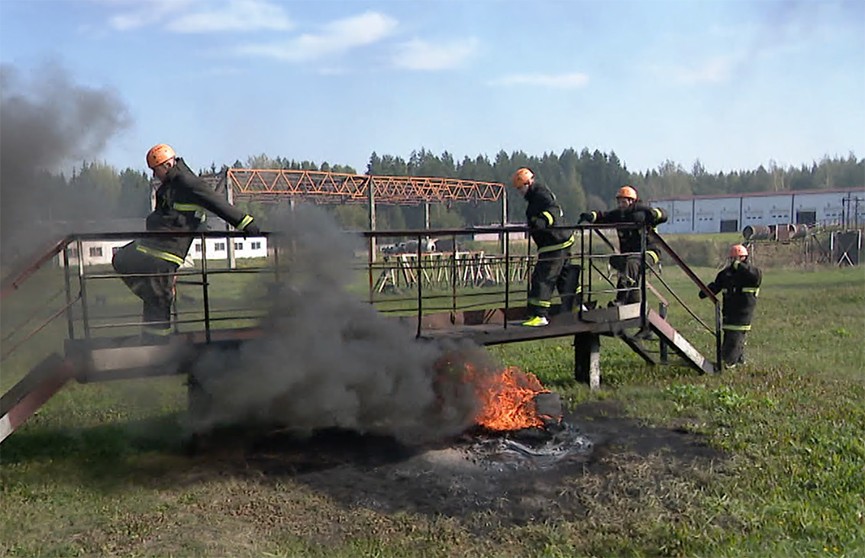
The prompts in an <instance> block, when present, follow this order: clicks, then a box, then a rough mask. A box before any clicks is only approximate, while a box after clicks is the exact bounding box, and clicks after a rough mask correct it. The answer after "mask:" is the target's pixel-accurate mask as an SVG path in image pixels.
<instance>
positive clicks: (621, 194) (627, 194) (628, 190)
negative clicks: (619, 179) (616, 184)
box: [616, 185, 637, 200]
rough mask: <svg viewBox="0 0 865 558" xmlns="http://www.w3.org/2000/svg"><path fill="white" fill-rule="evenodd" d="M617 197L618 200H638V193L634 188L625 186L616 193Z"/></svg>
mask: <svg viewBox="0 0 865 558" xmlns="http://www.w3.org/2000/svg"><path fill="white" fill-rule="evenodd" d="M616 197H617V198H627V199H629V200H636V199H637V191H636V190H634V189H633V188H632V187H630V186H627V185H625V186H622V187H621V188H619V191H618V192H616Z"/></svg>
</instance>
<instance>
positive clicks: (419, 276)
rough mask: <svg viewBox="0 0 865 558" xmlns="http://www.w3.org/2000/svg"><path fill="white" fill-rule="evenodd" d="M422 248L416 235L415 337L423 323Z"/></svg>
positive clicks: (419, 236) (418, 334) (419, 237)
mask: <svg viewBox="0 0 865 558" xmlns="http://www.w3.org/2000/svg"><path fill="white" fill-rule="evenodd" d="M422 258H423V246H421V235H420V233H418V235H417V277H416V280H417V336H418V337H420V334H421V323H422V322H423V269H422V267H423V259H422Z"/></svg>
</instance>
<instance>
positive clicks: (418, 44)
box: [393, 37, 478, 70]
mask: <svg viewBox="0 0 865 558" xmlns="http://www.w3.org/2000/svg"><path fill="white" fill-rule="evenodd" d="M477 47H478V40H477V39H476V38H474V37H472V38H469V39H463V40H460V41H452V42H450V43H443V44H438V43H437V44H431V43H428V42H426V41H422V40H420V39H414V40H412V41H408V42H406V43H403V44H401V45H399V47H398V51H397V53H396V55H395V56H394V58H393V63H394V65H396V66H397V67H398V68H406V69H409V70H445V69H448V68H453V67H456V66H459V65H460V64H462V63H463V62H464V61H466V60H467V59H468V58H469V57H471V56H472V55H473V54H474V53H475V52H476V51H477Z"/></svg>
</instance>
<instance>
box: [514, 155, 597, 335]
mask: <svg viewBox="0 0 865 558" xmlns="http://www.w3.org/2000/svg"><path fill="white" fill-rule="evenodd" d="M513 186H514V188H516V189H517V191H518V192H519V193H520V194H522V195H523V197H524V198H525V200H526V202H528V206H527V207H526V222H527V223H528V226H529V234H530V236H531V237H532V240H533V241H534V242H535V245H537V248H538V261H537V263H536V264H535V268H534V270H533V271H532V277H531V286H530V287H529V299H528V311H529V319H528V320H526V321H525V322H523V325H524V326H531V327H538V326H545V325H547V324H548V323H549V319H548V318H549V311H550V307H551V303H550V299H551V298H552V296H553V289H556V290H558V291H559V297H560V298H561V301H562V310H563V311H566V312H569V311H571V310H573V308H574V306H575V305H579V304H580V300H579V298H580V295H579V294H578V290H579V285H580V271H581V269H580V266H578V265H574V264H572V263H571V262H570V259H571V246H572V245H573V244H574V233H573V231H572V230H570V229H554V228H553V227H556V226H560V225H562V224H563V220H564V213H563V212H562V208H561V206H559V203H558V202H557V201H556V196H555V195H554V194H553V193H552V192H551V191H550V190H549V188H547V187H546V186H544V185H543V184H541V183H539V182H537V181H536V180H535V174H534V173H533V172H532V170H531V169H529V168H526V167H522V168H520V169H517V172H516V173H514V178H513Z"/></svg>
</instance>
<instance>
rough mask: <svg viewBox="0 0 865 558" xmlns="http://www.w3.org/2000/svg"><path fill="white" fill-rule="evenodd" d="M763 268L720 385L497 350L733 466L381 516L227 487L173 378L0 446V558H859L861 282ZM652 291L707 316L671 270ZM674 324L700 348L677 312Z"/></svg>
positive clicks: (49, 409)
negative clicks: (472, 512) (499, 513)
mask: <svg viewBox="0 0 865 558" xmlns="http://www.w3.org/2000/svg"><path fill="white" fill-rule="evenodd" d="M698 271H699V274H700V275H701V277H703V278H704V279H706V280H710V279H711V278H712V277H713V276H714V273H715V270H713V269H710V268H704V269H700V270H698ZM764 273H765V279H764V285H763V289H762V291H761V297H760V303H759V306H758V310H757V315H756V318H755V322H754V330H753V331H752V332H751V333H750V334H749V337H748V357H749V363H748V364H747V365H746V366H744V367H742V368H738V369H736V370H733V371H727V372H725V373H724V374H720V375H698V374H696V373H695V372H693V371H692V370H690V369H688V368H686V367H682V366H658V367H654V368H652V367H648V366H646V365H644V364H642V361H641V360H640V359H639V358H638V357H637V356H636V355H634V354H633V353H631V352H630V350H629V349H628V348H627V347H626V346H625V345H624V344H623V343H621V342H619V341H617V340H612V339H607V338H604V339H603V341H602V360H601V366H602V381H603V384H602V389H600V390H598V391H595V392H591V391H589V390H588V389H587V388H586V387H585V386H582V385H579V384H576V383H575V382H574V381H573V348H572V347H571V342H570V340H569V339H557V340H547V341H542V342H531V343H522V344H514V345H504V346H499V347H495V348H492V349H491V351H492V352H494V353H495V354H496V355H497V356H499V357H500V358H501V360H502V361H503V362H505V363H507V364H515V365H519V366H521V367H523V368H524V369H526V370H529V371H531V372H533V373H535V374H537V375H538V376H539V378H540V379H541V380H542V381H543V382H544V383H545V384H546V385H547V386H548V387H549V388H551V389H553V390H555V391H557V392H559V393H560V394H561V395H562V396H563V399H564V400H565V401H566V402H567V403H568V404H569V405H577V404H579V403H583V402H592V401H616V402H618V403H619V404H621V405H622V407H623V408H624V410H625V412H626V413H627V414H628V415H629V416H630V417H633V418H634V419H636V420H638V421H639V422H640V423H642V424H646V425H652V426H656V427H665V428H675V429H678V430H685V431H688V432H692V433H695V434H699V435H700V436H702V437H703V438H704V439H705V441H706V442H707V443H708V444H709V445H710V446H711V447H713V448H715V449H717V450H720V451H723V452H726V455H727V456H728V459H726V460H725V461H724V462H723V463H720V464H717V465H715V466H713V468H712V469H699V468H693V469H689V468H681V469H678V470H675V471H671V470H670V469H669V467H670V464H669V461H668V458H667V457H665V456H664V455H661V454H652V455H649V456H648V457H645V458H642V459H632V460H631V461H630V462H626V463H623V464H622V468H621V469H618V470H611V471H610V472H609V474H608V478H606V479H604V480H605V481H606V482H607V483H608V484H609V487H610V488H609V491H608V492H592V490H590V489H591V487H590V486H584V488H586V490H587V497H586V501H585V504H586V507H587V510H588V511H587V514H586V516H585V517H583V518H580V519H578V520H574V521H566V520H562V521H560V522H551V523H542V524H528V525H525V526H508V527H502V526H497V524H496V522H495V521H494V518H490V520H489V522H488V524H487V525H486V526H484V523H483V520H482V519H481V520H475V522H469V521H463V520H460V519H456V518H448V517H444V516H429V515H421V514H415V513H410V512H399V513H395V514H386V513H382V512H378V511H375V510H372V509H368V508H366V507H363V506H355V507H350V506H345V505H343V504H340V503H338V502H336V501H333V500H332V499H330V498H328V497H327V496H326V495H324V494H321V493H318V492H316V491H314V490H313V489H311V488H310V487H309V486H306V485H303V484H301V483H297V482H295V481H294V480H293V479H292V478H291V477H277V478H266V477H261V476H257V475H254V474H233V473H229V472H228V471H227V470H225V469H224V468H223V467H222V465H221V464H220V459H219V456H218V455H217V456H215V457H214V456H209V457H207V458H204V457H198V458H189V457H185V456H184V455H183V454H182V452H181V451H180V448H181V444H182V443H183V439H184V429H183V428H184V427H183V413H182V411H183V409H184V407H185V388H184V385H183V381H182V379H181V378H160V379H153V380H135V381H126V382H114V383H104V384H88V385H79V384H73V385H71V386H69V387H68V388H66V389H64V390H63V391H61V392H60V393H59V394H58V395H57V396H55V397H54V398H53V399H52V400H51V401H50V402H49V403H48V404H47V405H46V406H45V407H44V408H43V409H42V410H41V411H40V412H39V413H38V414H37V415H36V416H35V417H34V418H33V419H31V421H30V422H29V423H28V424H27V425H26V426H25V427H24V428H23V429H21V430H20V431H18V432H16V433H15V434H13V435H12V436H11V437H10V438H9V439H8V440H7V441H6V442H4V443H3V445H2V446H0V463H2V467H0V555H4V556H81V555H87V556H95V555H105V556H189V555H207V556H300V555H302V556H322V557H324V556H337V557H338V556H346V557H348V556H383V557H390V556H392V557H402V556H458V555H461V556H550V557H558V556H562V557H564V556H698V557H730V558H733V557H740V556H753V557H763V556H779V557H787V556H792V557H799V556H802V557H804V556H846V557H854V556H863V555H865V498H863V494H865V436H863V432H865V275H863V270H862V269H861V268H860V269H850V268H847V269H838V268H823V269H812V270H800V269H792V270H791V269H785V270H773V269H767V270H764ZM664 278H665V280H668V281H669V282H670V284H671V285H673V286H674V288H675V289H676V291H677V292H680V293H681V294H682V295H683V296H684V297H685V299H686V302H687V303H688V304H689V305H693V306H694V307H695V308H697V309H698V312H699V313H700V316H701V317H703V318H705V319H710V318H711V312H712V309H711V306H710V305H709V304H708V303H707V302H706V301H698V299H697V296H696V289H694V288H693V287H692V286H691V285H690V284H689V283H688V282H687V280H686V279H685V278H684V277H683V276H681V274H680V273H679V272H677V271H676V270H673V269H665V271H664ZM6 311H7V310H6V308H4V313H6ZM671 321H672V322H673V323H674V325H676V326H677V327H679V328H680V329H681V330H682V331H683V332H685V334H686V336H687V337H688V338H689V339H692V340H694V342H695V344H696V345H698V346H699V348H700V349H701V350H703V351H708V350H711V347H712V340H711V338H710V337H709V336H708V334H706V333H702V332H700V327H699V326H698V325H697V324H696V322H695V321H694V320H692V319H691V318H690V317H689V316H687V314H685V313H684V312H683V311H682V310H681V309H680V308H673V309H671ZM62 329H63V328H61V331H57V332H55V334H56V335H59V336H61V337H62V335H63V333H64V331H62ZM38 349H39V347H31V348H29V349H28V350H30V351H32V352H33V353H34V354H35V353H36V352H37V351H38ZM10 368H11V365H9V364H8V363H4V368H3V376H4V378H3V382H2V383H3V385H4V386H5V385H8V384H7V377H8V376H9V375H10V374H13V371H12V370H10ZM659 472H664V473H665V474H663V475H660V474H659ZM618 484H621V485H623V486H624V485H628V486H634V485H638V486H640V487H641V490H640V491H639V492H638V493H631V492H621V491H617V489H616V486H617V485H618ZM478 522H480V523H478ZM479 525H480V526H479Z"/></svg>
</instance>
